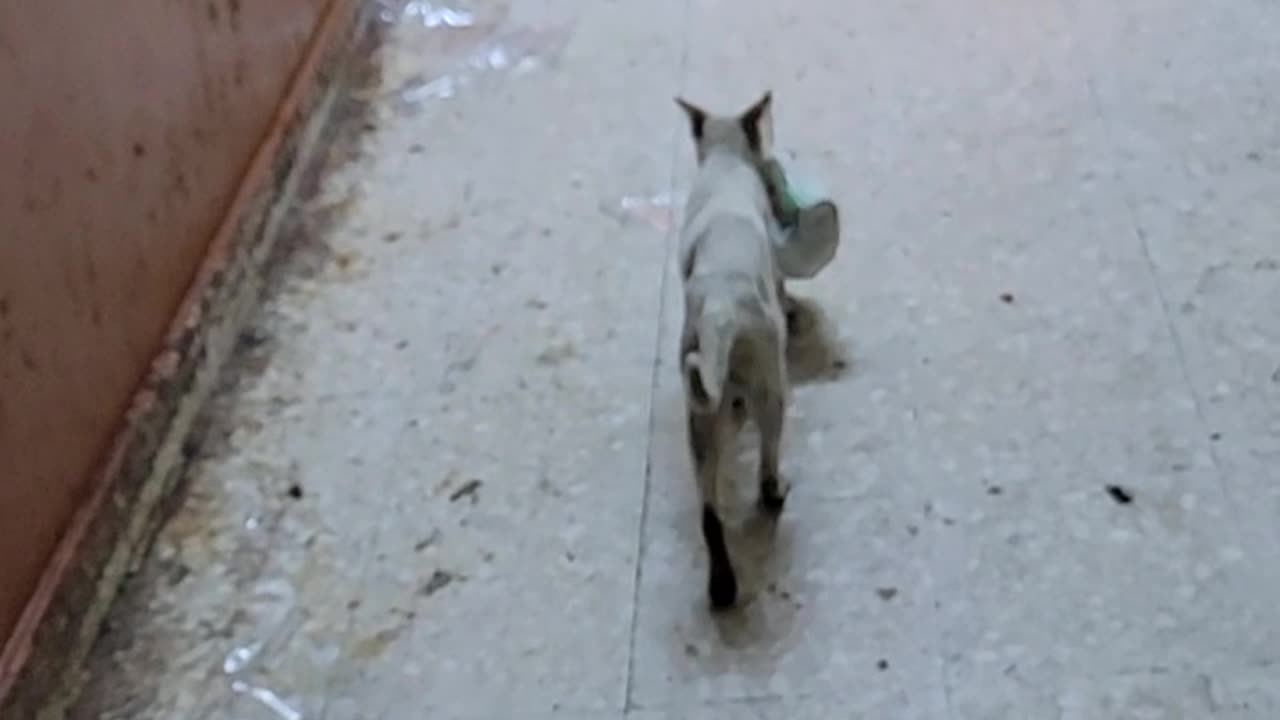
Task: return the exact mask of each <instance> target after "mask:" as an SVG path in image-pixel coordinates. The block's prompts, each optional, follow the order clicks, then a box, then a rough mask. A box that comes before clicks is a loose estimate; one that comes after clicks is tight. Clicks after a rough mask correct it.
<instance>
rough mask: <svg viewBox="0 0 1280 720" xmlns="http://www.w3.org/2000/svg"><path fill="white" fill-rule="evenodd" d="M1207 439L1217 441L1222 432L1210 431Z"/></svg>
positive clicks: (1220, 437)
mask: <svg viewBox="0 0 1280 720" xmlns="http://www.w3.org/2000/svg"><path fill="white" fill-rule="evenodd" d="M1209 439H1210V440H1212V441H1213V442H1218V441H1219V440H1221V439H1222V433H1220V432H1216V433H1212V434H1211V435H1209Z"/></svg>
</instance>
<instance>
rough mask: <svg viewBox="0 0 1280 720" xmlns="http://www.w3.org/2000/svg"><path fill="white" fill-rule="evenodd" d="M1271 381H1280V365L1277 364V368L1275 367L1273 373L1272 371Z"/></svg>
mask: <svg viewBox="0 0 1280 720" xmlns="http://www.w3.org/2000/svg"><path fill="white" fill-rule="evenodd" d="M1271 382H1273V383H1280V365H1277V366H1276V369H1275V370H1274V371H1272V373H1271Z"/></svg>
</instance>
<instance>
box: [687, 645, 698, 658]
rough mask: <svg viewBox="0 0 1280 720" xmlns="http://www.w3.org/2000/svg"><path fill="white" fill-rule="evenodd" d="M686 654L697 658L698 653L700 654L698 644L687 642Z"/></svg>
mask: <svg viewBox="0 0 1280 720" xmlns="http://www.w3.org/2000/svg"><path fill="white" fill-rule="evenodd" d="M684 654H685V655H686V656H688V657H691V658H696V657H698V655H699V653H698V646H697V645H694V644H693V643H685V644H684Z"/></svg>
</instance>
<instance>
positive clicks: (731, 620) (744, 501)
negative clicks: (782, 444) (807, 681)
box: [713, 295, 852, 650]
mask: <svg viewBox="0 0 1280 720" xmlns="http://www.w3.org/2000/svg"><path fill="white" fill-rule="evenodd" d="M787 326H788V342H787V366H788V368H787V369H788V375H789V376H790V380H791V382H792V383H793V384H795V385H802V384H814V383H827V382H835V381H837V380H839V379H841V378H842V377H844V376H845V375H846V373H848V372H849V371H850V370H851V365H852V362H851V359H850V355H849V353H848V351H847V350H846V349H845V348H844V346H843V345H842V344H841V343H840V341H839V340H838V336H837V334H836V332H835V329H834V327H833V326H832V323H831V322H830V320H829V319H828V317H827V316H826V313H825V312H824V311H823V309H822V307H821V306H820V305H819V304H818V303H816V302H814V301H812V300H809V299H807V298H803V297H797V296H794V295H793V296H791V307H790V311H789V312H788V317H787ZM739 419H740V420H745V418H742V417H740V418H739ZM802 423H803V419H802V418H797V421H796V422H792V423H790V424H789V425H788V430H787V432H788V433H798V434H803V433H804V432H805V430H804V427H803V424H802ZM758 452H759V433H758V432H757V431H756V428H755V426H754V425H753V424H752V423H749V422H747V423H745V424H743V425H742V426H741V431H740V432H739V433H738V438H737V442H736V443H735V447H734V452H733V454H732V456H731V457H730V459H729V461H728V462H727V463H726V467H725V472H724V476H723V477H722V479H721V482H722V483H723V487H722V489H721V492H722V498H723V499H724V501H725V505H726V506H727V508H726V509H727V510H728V517H727V518H726V520H727V523H726V525H727V530H728V533H729V537H728V540H729V545H730V551H731V552H732V553H733V560H734V566H735V570H736V571H737V573H738V580H739V587H740V596H739V601H738V605H737V607H736V608H735V609H733V610H730V611H728V612H722V613H715V614H714V616H713V617H714V622H715V627H716V631H717V634H718V635H719V638H720V641H721V642H722V643H723V644H724V645H725V646H726V647H732V648H747V647H751V648H753V649H756V650H759V649H761V647H760V646H770V645H772V644H774V643H776V642H779V641H780V640H781V639H783V638H787V637H790V636H791V625H792V623H793V622H795V621H796V619H797V618H798V617H799V615H800V614H801V612H802V610H803V609H804V603H805V600H804V599H803V598H801V597H800V592H799V589H798V588H791V587H788V585H789V584H790V583H793V582H796V581H797V580H798V578H796V577H795V572H794V571H795V567H796V563H795V561H796V559H797V558H795V556H794V546H793V542H792V534H791V531H790V528H791V523H790V522H788V518H789V516H790V515H791V514H793V513H794V512H795V511H796V510H795V508H794V507H793V505H794V504H795V498H794V496H792V497H791V498H789V499H788V506H787V507H786V508H785V509H784V510H783V512H782V514H781V515H780V516H775V515H773V514H771V513H768V512H765V511H762V510H760V509H758V508H757V506H756V498H757V495H758V488H757V483H756V482H755V478H756V472H757V462H758V457H759V455H758ZM784 465H785V457H784ZM784 472H785V470H784ZM788 479H789V480H790V481H792V482H793V483H794V485H793V486H801V487H802V486H803V485H804V479H803V478H795V477H789V478H788Z"/></svg>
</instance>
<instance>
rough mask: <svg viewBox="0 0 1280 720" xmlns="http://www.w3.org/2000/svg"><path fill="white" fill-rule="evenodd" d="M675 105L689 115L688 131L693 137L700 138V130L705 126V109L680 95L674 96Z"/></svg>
mask: <svg viewBox="0 0 1280 720" xmlns="http://www.w3.org/2000/svg"><path fill="white" fill-rule="evenodd" d="M676 105H679V106H680V109H681V110H684V114H685V115H687V116H688V117H689V132H690V133H692V134H693V139H694V140H701V139H702V132H703V130H705V129H706V127H707V111H706V110H703V109H702V108H700V107H698V106H697V105H694V104H693V103H691V102H689V101H688V100H685V99H684V98H681V97H678V98H676Z"/></svg>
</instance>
